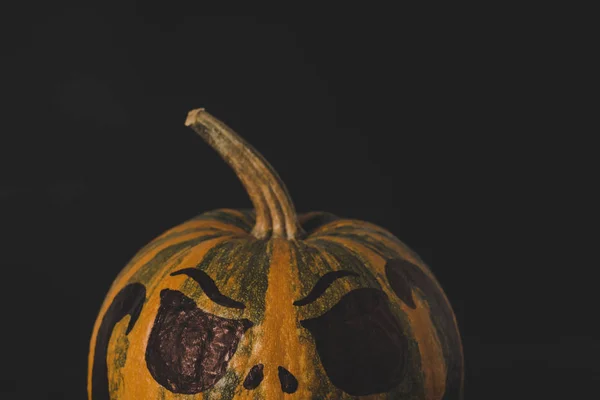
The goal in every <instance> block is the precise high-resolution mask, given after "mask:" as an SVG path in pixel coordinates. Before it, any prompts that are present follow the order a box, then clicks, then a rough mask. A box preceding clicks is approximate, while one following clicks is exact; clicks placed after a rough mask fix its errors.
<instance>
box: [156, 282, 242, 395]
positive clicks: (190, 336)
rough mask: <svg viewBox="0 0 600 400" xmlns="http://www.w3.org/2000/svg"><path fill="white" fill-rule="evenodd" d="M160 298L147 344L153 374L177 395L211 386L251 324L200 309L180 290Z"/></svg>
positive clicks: (197, 391)
mask: <svg viewBox="0 0 600 400" xmlns="http://www.w3.org/2000/svg"><path fill="white" fill-rule="evenodd" d="M160 296H161V304H160V308H159V311H158V314H157V315H156V319H155V321H154V326H153V328H152V332H151V333H150V338H149V339H148V345H147V348H146V364H147V366H148V370H149V371H150V374H151V375H152V377H153V378H154V379H155V380H156V381H157V382H158V383H159V384H161V385H162V386H164V387H165V388H167V389H168V390H170V391H171V392H173V393H180V394H196V393H200V392H202V391H205V390H207V389H210V388H212V387H213V386H214V385H215V384H216V383H217V382H218V381H219V380H220V379H221V378H222V377H223V376H225V373H226V371H227V366H228V364H229V361H230V360H231V358H232V356H233V354H234V353H235V351H236V350H237V347H238V344H239V342H240V339H241V338H242V336H243V334H244V333H245V332H246V331H247V330H248V329H250V328H251V327H252V326H253V323H252V322H251V321H250V320H248V319H241V320H234V319H228V318H223V317H219V316H216V315H213V314H209V313H207V312H205V311H202V310H201V309H199V308H198V307H197V305H196V303H195V302H194V301H193V300H192V299H190V298H189V297H186V296H185V295H184V294H183V293H181V292H180V291H178V290H170V289H165V290H163V291H162V292H161V294H160Z"/></svg>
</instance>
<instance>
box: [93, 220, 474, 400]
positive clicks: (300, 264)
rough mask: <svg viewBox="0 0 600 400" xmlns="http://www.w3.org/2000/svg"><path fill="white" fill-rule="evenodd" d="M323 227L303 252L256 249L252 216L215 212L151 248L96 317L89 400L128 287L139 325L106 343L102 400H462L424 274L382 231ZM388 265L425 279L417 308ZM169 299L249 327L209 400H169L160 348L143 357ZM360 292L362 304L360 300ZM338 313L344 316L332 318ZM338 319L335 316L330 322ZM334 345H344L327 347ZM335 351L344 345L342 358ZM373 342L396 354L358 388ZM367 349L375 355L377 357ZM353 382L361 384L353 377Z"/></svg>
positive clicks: (444, 323) (453, 338) (268, 245)
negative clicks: (225, 301) (157, 361)
mask: <svg viewBox="0 0 600 400" xmlns="http://www.w3.org/2000/svg"><path fill="white" fill-rule="evenodd" d="M328 221H329V223H327V224H325V225H322V226H320V227H318V228H317V229H316V230H314V231H313V232H311V233H310V235H309V236H308V237H306V238H305V239H303V240H291V241H290V240H286V239H281V238H276V239H271V240H269V239H260V240H259V239H255V238H253V237H252V236H250V234H249V232H250V231H251V229H252V226H253V222H254V220H253V215H252V213H250V212H242V211H236V210H217V211H214V212H210V213H206V214H203V215H201V216H199V217H197V218H195V219H193V220H190V221H188V222H186V223H184V224H182V225H180V226H178V227H176V228H173V229H171V230H170V231H168V232H166V233H165V234H163V235H161V236H160V237H158V238H157V239H155V240H154V241H153V242H151V243H150V244H149V245H147V246H146V247H145V248H144V249H142V250H141V251H140V252H139V253H138V254H137V255H136V256H135V257H134V258H133V259H132V261H131V262H130V263H129V264H128V265H127V266H126V267H125V268H124V269H123V271H122V272H121V273H120V274H119V276H118V277H117V279H116V280H115V282H114V283H113V285H112V287H111V289H110V291H109V293H108V295H107V297H106V300H105V302H104V304H103V306H102V308H101V311H100V314H99V317H98V320H97V322H96V325H95V327H94V333H93V336H92V342H91V348H90V358H89V376H88V395H89V397H90V399H92V400H103V399H102V398H101V397H100V396H102V395H103V394H102V393H103V392H102V390H100V388H99V387H94V385H96V386H98V385H100V383H98V382H101V380H98V379H93V377H94V376H98V374H101V373H102V368H103V367H102V365H103V364H102V362H98V361H97V360H96V362H94V361H95V356H96V354H95V353H96V352H97V351H98V353H99V354H98V355H99V356H100V358H102V357H103V356H104V354H102V351H103V349H102V346H97V344H98V343H101V342H102V338H100V339H101V340H100V341H98V334H99V330H100V327H101V325H102V321H103V320H104V319H105V316H106V313H107V311H109V309H110V308H111V304H113V300H114V299H115V298H116V297H117V296H118V295H119V293H121V291H122V290H123V289H124V288H126V287H128V285H133V284H135V285H143V286H144V287H145V289H146V293H145V295H146V297H145V302H144V304H143V308H142V309H141V312H140V313H139V315H137V320H136V321H135V325H134V326H133V327H132V329H131V330H130V331H128V324H129V323H130V320H131V317H130V316H129V315H125V316H123V318H122V320H121V321H119V322H117V323H116V324H114V329H113V330H112V332H108V335H109V337H108V338H107V339H106V340H105V341H106V342H107V343H108V344H107V345H106V349H105V350H104V351H106V355H105V357H106V367H105V368H106V377H107V380H108V382H107V383H108V388H107V389H105V390H104V392H106V391H107V390H108V394H109V397H108V398H110V399H124V400H127V399H132V400H139V399H283V398H284V396H285V398H290V399H294V398H296V399H352V398H356V396H361V397H360V398H364V399H438V400H439V399H450V398H452V399H454V398H458V396H457V393H458V391H459V390H460V386H461V383H462V349H461V347H460V338H459V336H458V331H457V329H456V322H455V320H454V316H453V314H452V311H451V309H450V308H449V305H448V303H447V299H446V298H445V296H444V294H443V291H442V290H441V288H439V285H438V284H437V281H436V280H435V278H434V277H433V275H432V274H431V272H430V271H429V269H428V268H427V267H426V266H425V265H424V264H423V262H422V261H421V260H420V259H419V258H418V257H417V256H416V255H415V254H414V253H413V252H412V251H411V250H410V249H408V248H407V247H406V246H405V245H404V244H402V242H400V241H399V240H398V239H396V238H395V237H394V236H393V235H391V234H390V233H389V232H387V231H385V230H383V229H381V228H379V227H377V226H375V225H372V224H368V223H365V222H360V221H352V220H328ZM390 259H400V260H406V261H407V262H409V263H410V264H411V265H413V266H415V267H416V268H417V269H418V271H416V272H415V271H413V272H411V273H412V274H413V275H414V274H415V273H417V274H419V276H420V279H421V281H427V282H428V284H427V285H425V286H427V287H426V288H423V286H424V285H420V286H421V287H415V286H413V287H412V289H411V291H412V292H411V293H410V295H411V296H412V302H409V303H411V304H410V305H407V304H406V303H405V302H404V301H401V300H400V297H399V296H398V295H397V294H396V293H395V292H394V289H393V288H392V286H390V284H389V281H388V279H387V277H386V264H387V263H388V260H390ZM186 268H198V269H200V270H202V271H204V272H205V273H206V274H207V275H208V276H210V277H211V278H212V279H213V280H214V282H215V283H216V285H217V287H218V289H219V290H220V292H221V293H222V294H223V295H224V296H226V297H228V298H230V299H233V300H235V301H237V302H240V303H242V304H244V306H245V308H243V309H235V308H229V307H225V306H222V305H219V304H216V303H215V302H213V301H211V300H210V299H209V298H208V296H207V295H206V294H205V293H204V291H203V290H202V289H201V288H200V285H199V284H198V282H196V281H195V280H194V279H191V278H190V277H189V276H186V275H175V276H171V274H173V273H175V272H177V271H180V270H183V269H186ZM340 270H346V271H350V272H352V273H353V274H347V275H346V276H344V277H342V278H340V279H336V280H335V281H333V282H331V284H330V286H329V287H328V288H327V289H326V290H325V291H324V292H323V293H322V294H321V296H319V297H318V298H316V299H315V300H314V301H312V302H310V303H309V304H306V305H303V306H295V305H294V302H295V301H297V300H299V299H302V298H304V297H305V296H307V295H308V294H309V293H310V292H311V290H312V289H313V287H314V286H315V284H317V281H318V280H319V278H320V277H322V276H323V275H325V274H327V273H328V272H331V271H340ZM416 280H417V281H419V279H416ZM421 281H419V282H421ZM432 290H433V291H434V292H436V293H435V296H433V297H434V298H433V300H432V295H431V293H425V292H427V291H432ZM164 291H177V292H178V293H180V294H181V296H182V298H185V299H189V300H190V301H191V302H193V303H195V305H196V306H197V310H198V312H202V313H206V314H207V315H212V316H215V318H220V319H222V320H235V321H241V320H248V321H250V322H251V324H252V326H251V327H249V328H248V329H247V330H246V331H244V332H243V334H242V335H240V337H239V342H238V343H236V346H235V348H234V349H230V350H231V351H226V352H223V354H228V358H229V359H228V360H226V361H225V362H226V364H225V366H224V367H223V368H220V369H218V368H217V369H218V370H219V371H221V372H222V376H220V377H218V379H212V380H211V379H207V380H206V382H208V383H209V384H208V385H206V387H205V386H202V385H200V384H197V387H201V388H202V389H203V391H202V392H198V393H192V392H194V390H191V391H188V392H187V394H186V391H185V390H184V389H181V390H180V391H179V393H174V392H173V391H171V390H173V389H174V388H175V391H177V389H176V388H177V385H175V384H173V385H171V386H169V385H165V386H167V387H169V388H170V389H171V390H168V389H166V388H165V387H164V386H162V385H161V384H159V383H158V382H157V380H156V379H155V377H154V376H153V373H151V372H150V370H149V367H148V363H147V359H148V357H149V356H148V353H149V352H152V351H156V350H152V346H155V347H157V349H158V348H160V346H161V344H160V341H158V342H156V343H155V344H154V345H153V344H152V342H151V343H150V348H148V346H149V339H150V337H151V333H152V330H153V327H154V326H155V323H156V320H157V315H158V314H159V311H160V309H161V293H163V295H164V293H165V292H164ZM361 291H362V292H361ZM365 291H368V295H366V297H365V296H363V297H360V296H357V295H356V294H357V293H366V292H365ZM369 296H370V297H369ZM404 296H406V294H405V295H404ZM365 299H367V300H368V299H371V300H372V302H373V308H371V309H366V310H363V311H361V306H364V304H363V303H365ZM357 300H359V301H357ZM371 300H369V301H371ZM440 303H441V304H440ZM186 304H189V303H186ZM113 308H114V307H113ZM191 308H193V307H191ZM341 308H343V309H344V310H345V311H344V312H343V313H341V314H340V312H338V311H335V310H337V309H341ZM440 309H443V310H445V311H446V312H439V310H440ZM448 309H449V310H450V313H448V312H447V311H448ZM190 312H191V313H195V312H196V311H194V310H191V309H190ZM332 312H333V313H334V314H335V315H333V314H328V313H332ZM344 313H345V314H344ZM328 315H333V316H332V317H331V318H329V317H328ZM336 315H337V316H340V315H342V317H343V318H338V317H336ZM377 315H379V316H380V317H375V316H377ZM353 323H354V326H353V325H352V324H353ZM361 326H362V327H363V328H362V329H361ZM365 327H368V329H365ZM386 327H387V328H386ZM186 329H188V328H186ZM188 330H189V329H188ZM377 331H379V332H380V334H379V336H377ZM397 331H401V332H400V335H396V336H394V335H393V334H392V335H391V336H390V332H392V333H394V332H397ZM334 333H335V335H337V336H336V337H337V338H338V339H339V340H332V339H334V338H335V337H334V336H333V334H334ZM194 334H195V333H193V332H192V333H191V335H194ZM386 334H387V335H388V336H387V337H386ZM198 335H200V333H198ZM369 335H370V336H369ZM193 337H196V336H193ZM198 337H199V336H198ZM388 339H389V340H388ZM386 340H387V342H386ZM338 342H339V343H341V345H340V346H337V347H336V343H338ZM371 342H384V343H389V344H390V345H391V348H390V352H389V353H390V354H393V355H394V357H393V358H394V359H383V361H381V362H382V363H383V364H384V365H383V366H380V367H381V373H380V374H379V376H371V377H369V379H366V380H364V381H363V382H361V381H360V376H361V373H360V371H361V369H362V371H363V372H364V373H365V374H366V373H368V371H370V370H373V369H377V365H374V364H373V363H377V357H376V356H377V354H374V355H373V354H371V355H373V357H369V354H370V353H369V352H367V353H366V354H361V352H360V351H358V350H359V348H361V347H362V348H365V347H366V348H369V343H371ZM182 343H183V342H182ZM328 349H329V350H331V351H329V353H327V352H328ZM371 349H372V350H377V346H375V347H373V346H371ZM180 351H182V352H185V349H182V350H180ZM371 353H372V352H371ZM381 356H382V357H385V354H382V355H381ZM382 357H379V360H382ZM150 358H151V357H150ZM100 361H102V360H100ZM200 362H201V360H197V359H192V360H187V361H185V362H181V363H180V364H177V363H170V364H169V363H166V364H165V365H167V364H169V365H170V366H171V368H174V369H175V370H174V371H169V374H170V375H169V376H173V374H175V375H177V373H182V372H183V371H182V366H183V365H187V366H188V367H189V368H201V366H199V365H200V364H198V363H200ZM190 365H191V367H190ZM259 365H262V366H263V367H261V368H262V369H261V373H262V375H261V381H259V382H258V384H257V386H256V387H255V388H253V389H252V390H248V389H246V388H245V387H244V385H243V383H244V381H245V379H246V378H247V376H248V374H249V373H250V372H251V371H256V370H257V366H259ZM94 368H95V370H94ZM390 368H391V369H392V370H393V371H392V372H390V371H389V369H390ZM394 368H395V369H394ZM282 369H283V370H284V371H286V373H287V372H289V374H291V377H290V378H289V379H288V380H289V381H293V379H295V380H297V382H296V386H294V385H291V386H289V387H291V388H292V389H294V391H293V393H284V391H283V390H282V378H281V377H280V375H281V370H282ZM353 371H354V373H356V371H359V373H358V374H356V375H353ZM193 372H194V373H197V372H198V370H194V371H193ZM386 372H387V374H386ZM154 375H156V374H154ZM189 376H194V375H193V374H192V375H189ZM373 382H374V383H373ZM290 390H291V389H288V391H290ZM382 391H384V392H383V393H382ZM94 396H96V397H94ZM104 396H105V395H104Z"/></svg>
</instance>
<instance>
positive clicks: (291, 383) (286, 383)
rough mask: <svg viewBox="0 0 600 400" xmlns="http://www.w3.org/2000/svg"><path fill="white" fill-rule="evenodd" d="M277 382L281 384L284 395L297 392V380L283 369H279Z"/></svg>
mask: <svg viewBox="0 0 600 400" xmlns="http://www.w3.org/2000/svg"><path fill="white" fill-rule="evenodd" d="M278 370H279V382H281V390H283V391H284V392H285V393H294V392H296V390H298V380H297V379H296V377H295V376H294V375H292V373H291V372H290V371H288V370H287V369H285V368H283V367H279V368H278Z"/></svg>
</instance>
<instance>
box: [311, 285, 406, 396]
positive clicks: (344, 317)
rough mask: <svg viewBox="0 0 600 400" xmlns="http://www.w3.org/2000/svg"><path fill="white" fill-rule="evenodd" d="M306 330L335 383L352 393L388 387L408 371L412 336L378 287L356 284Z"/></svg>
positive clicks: (387, 389) (365, 392) (391, 386)
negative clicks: (410, 337)
mask: <svg viewBox="0 0 600 400" xmlns="http://www.w3.org/2000/svg"><path fill="white" fill-rule="evenodd" d="M300 323H301V325H302V326H303V327H304V328H306V329H308V330H309V331H310V332H311V334H312V335H313V337H314V338H315V343H316V346H317V351H318V353H319V357H320V359H321V363H322V364H323V368H324V369H325V371H326V373H327V376H328V377H329V379H330V380H331V382H332V383H333V384H334V385H335V386H337V387H338V388H340V389H342V390H343V391H345V392H346V393H348V394H350V395H352V396H365V395H369V394H376V393H384V392H388V391H390V390H391V389H393V388H394V387H395V386H397V385H398V384H399V383H400V382H401V381H402V378H403V376H404V369H405V366H406V362H407V359H406V357H407V354H408V340H407V338H406V337H405V336H404V334H403V333H402V329H401V326H400V323H399V322H398V320H397V319H396V317H395V316H394V315H393V313H392V311H391V309H390V307H389V305H388V298H387V296H386V295H385V293H383V292H382V291H381V290H378V289H369V288H363V289H356V290H353V291H352V292H350V293H348V294H347V295H345V296H344V297H343V298H342V299H341V300H340V301H339V302H338V303H337V304H336V305H335V306H333V307H332V308H331V309H330V310H329V311H327V312H326V313H325V314H323V315H321V316H320V317H317V318H313V319H308V320H304V321H301V322H300Z"/></svg>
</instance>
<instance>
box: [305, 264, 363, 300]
mask: <svg viewBox="0 0 600 400" xmlns="http://www.w3.org/2000/svg"><path fill="white" fill-rule="evenodd" d="M345 276H358V274H357V273H356V272H352V271H343V270H342V271H331V272H328V273H326V274H325V275H323V276H322V277H321V278H319V280H318V281H317V283H316V284H315V287H313V289H312V290H311V291H310V293H309V294H308V295H307V296H306V297H305V298H303V299H300V300H297V301H295V302H294V305H295V306H305V305H307V304H310V303H312V302H313V301H315V300H317V299H318V298H319V297H320V296H321V295H322V294H323V293H325V290H327V288H328V287H329V286H331V284H332V283H333V282H335V281H336V280H337V279H340V278H343V277H345Z"/></svg>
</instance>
